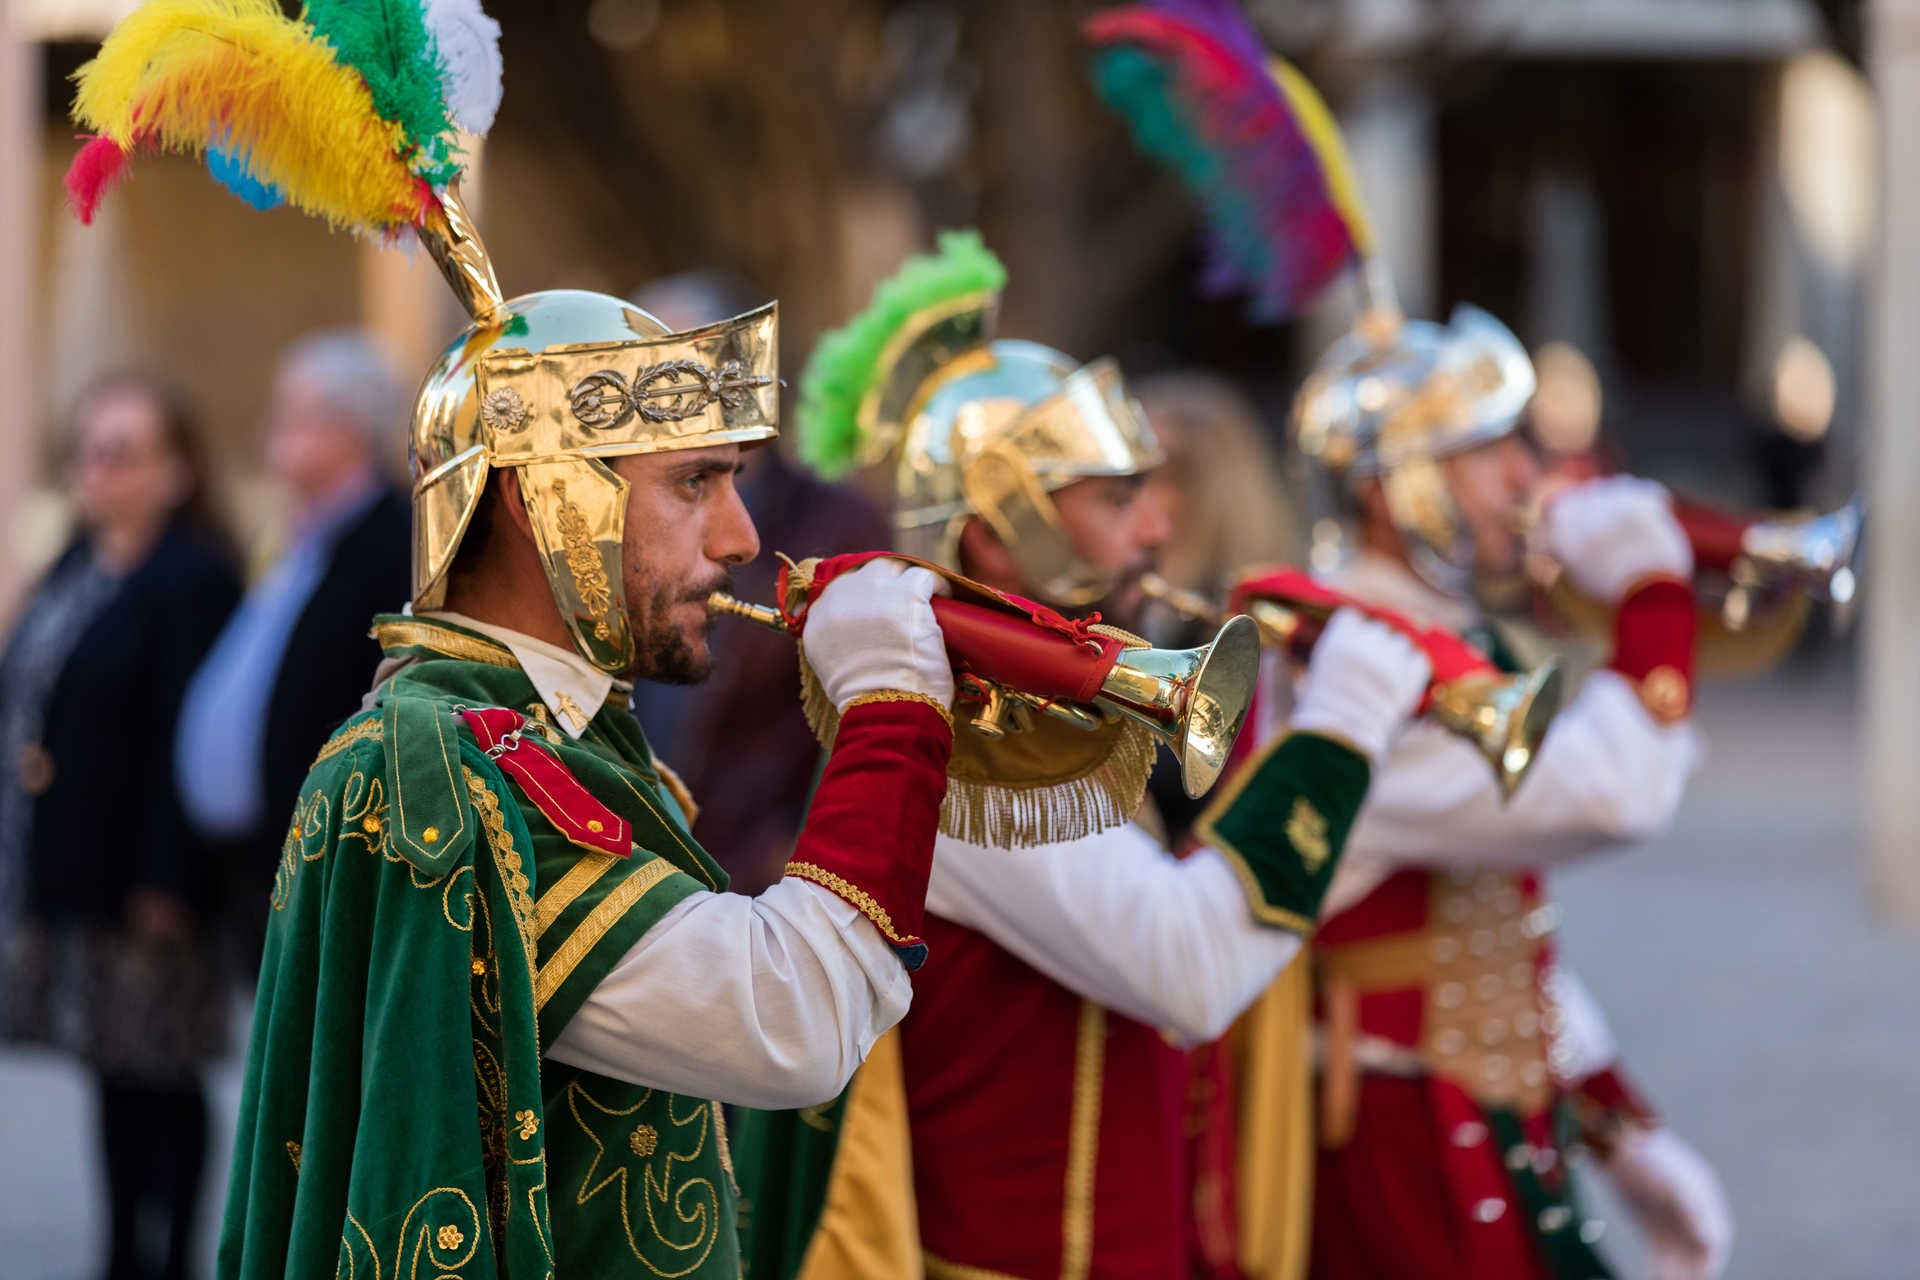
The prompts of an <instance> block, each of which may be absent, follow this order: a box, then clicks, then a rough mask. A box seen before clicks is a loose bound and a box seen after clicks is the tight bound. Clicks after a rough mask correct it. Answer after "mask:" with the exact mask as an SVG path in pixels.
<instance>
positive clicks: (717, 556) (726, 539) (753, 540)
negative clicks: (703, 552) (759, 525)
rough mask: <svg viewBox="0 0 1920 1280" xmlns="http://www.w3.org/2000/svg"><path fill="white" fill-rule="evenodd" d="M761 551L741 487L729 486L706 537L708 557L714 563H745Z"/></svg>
mask: <svg viewBox="0 0 1920 1280" xmlns="http://www.w3.org/2000/svg"><path fill="white" fill-rule="evenodd" d="M759 554H760V534H759V532H758V531H757V530H756V529H755V528H754V527H753V517H752V516H751V515H749V514H747V504H746V503H745V502H743V501H742V500H741V498H740V491H739V490H738V489H735V488H733V487H732V486H728V489H727V501H726V504H725V506H724V508H723V509H722V511H721V512H720V515H719V518H718V520H717V521H715V523H714V526H713V529H712V531H711V533H710V534H709V536H708V539H707V558H708V559H709V560H712V561H713V562H714V563H715V564H726V565H734V564H745V563H746V562H747V561H749V560H751V559H753V558H754V557H755V556H757V555H759Z"/></svg>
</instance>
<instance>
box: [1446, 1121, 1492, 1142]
mask: <svg viewBox="0 0 1920 1280" xmlns="http://www.w3.org/2000/svg"><path fill="white" fill-rule="evenodd" d="M1451 1137H1452V1141H1453V1145H1454V1146H1456V1147H1477V1146H1479V1145H1480V1144H1481V1143H1483V1142H1485V1141H1486V1140H1487V1126H1485V1125H1483V1124H1481V1123H1480V1122H1479V1121H1477V1120H1467V1121H1463V1122H1461V1123H1460V1124H1457V1125H1455V1126H1454V1127H1453V1133H1452V1135H1451Z"/></svg>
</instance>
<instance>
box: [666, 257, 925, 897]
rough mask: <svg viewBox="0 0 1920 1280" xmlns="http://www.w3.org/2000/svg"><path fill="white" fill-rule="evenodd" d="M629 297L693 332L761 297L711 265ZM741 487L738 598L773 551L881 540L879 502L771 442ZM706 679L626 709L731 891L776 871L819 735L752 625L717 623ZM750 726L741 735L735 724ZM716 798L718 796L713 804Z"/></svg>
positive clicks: (752, 458)
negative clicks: (673, 773) (667, 772)
mask: <svg viewBox="0 0 1920 1280" xmlns="http://www.w3.org/2000/svg"><path fill="white" fill-rule="evenodd" d="M633 301H634V303H635V305H637V306H639V307H640V308H641V309H642V310H644V311H647V312H649V313H650V314H652V315H654V316H657V317H659V319H660V320H661V322H662V323H664V324H665V325H667V326H668V327H669V328H671V329H675V330H681V329H692V328H695V327H697V326H699V325H704V324H712V323H714V322H715V321H717V320H725V319H729V318H730V317H733V316H737V315H740V314H741V313H743V312H746V311H750V310H752V309H753V308H754V307H756V306H758V305H760V301H761V299H760V296H759V295H758V294H756V293H754V292H753V291H752V290H751V289H750V288H749V287H748V286H747V285H746V284H745V283H743V282H742V281H740V280H738V279H736V278H735V277H733V276H730V275H727V274H725V273H724V272H719V271H688V272H683V273H681V274H679V275H672V276H665V277H663V278H661V279H659V280H655V281H653V282H652V283H650V284H647V285H643V286H642V287H641V288H640V289H638V290H637V291H636V292H635V293H634V295H633ZM741 462H742V467H743V469H742V472H741V475H740V479H739V482H738V483H739V489H740V497H741V500H742V501H743V502H745V503H746V507H747V513H748V514H749V515H751V516H752V517H753V523H754V526H755V527H756V528H758V529H759V530H760V546H761V548H762V550H761V554H760V555H759V556H758V557H757V558H756V559H754V560H753V561H752V562H751V563H748V564H743V565H740V566H739V567H737V568H736V569H735V570H734V584H735V592H736V594H738V595H739V596H740V597H741V598H742V599H744V600H757V601H761V602H767V601H771V600H772V599H773V598H774V595H773V584H774V575H775V574H776V573H778V572H779V570H780V560H779V558H778V557H777V556H775V555H774V554H773V553H774V552H784V553H785V554H787V555H789V556H792V557H793V558H794V559H796V560H804V559H805V558H807V557H808V556H827V555H837V554H839V553H841V552H847V551H871V550H875V549H878V548H882V547H886V546H888V545H890V544H891V538H892V533H891V531H890V530H889V529H888V527H887V522H886V520H885V519H884V518H883V517H882V516H881V514H880V511H879V509H878V508H877V507H876V506H874V504H873V503H871V502H869V501H868V500H867V499H866V498H865V497H864V496H862V495H861V494H860V493H859V492H858V491H857V490H855V489H852V488H849V487H847V486H845V485H837V484H828V483H827V482H826V481H824V480H822V479H820V478H819V477H818V476H816V475H814V474H813V473H812V472H810V471H807V470H805V469H804V468H801V467H796V466H794V465H793V464H792V463H791V462H789V461H787V459H786V457H785V455H783V454H782V453H781V452H780V448H779V446H778V445H777V444H776V445H775V446H774V447H772V448H767V449H755V450H753V451H752V452H751V453H748V454H746V455H745V456H744V457H743V458H742V459H741ZM711 644H712V647H713V654H714V675H713V678H712V679H711V680H709V681H707V682H706V683H705V684H702V685H698V686H691V687H682V686H673V685H664V684H656V683H653V682H649V681H643V682H641V683H640V684H638V685H636V686H635V688H634V698H633V713H634V715H636V716H638V717H639V719H640V724H641V727H642V728H644V729H645V730H646V732H647V741H648V742H649V743H651V744H652V746H653V749H654V752H655V753H656V754H657V755H658V756H659V757H660V758H661V759H663V760H665V761H666V762H667V763H668V764H670V765H672V766H673V767H674V768H675V769H677V770H678V771H679V772H680V775H681V777H682V778H683V779H684V780H685V782H686V784H687V790H688V791H689V792H690V793H691V794H692V795H693V797H694V799H695V800H696V801H698V802H699V804H700V811H699V813H698V815H697V816H696V817H695V819H694V827H693V834H694V836H695V837H696V838H697V839H698V840H699V841H700V843H701V844H702V845H703V846H704V847H705V848H706V849H707V850H708V851H709V852H711V853H712V854H713V857H714V860H715V861H716V862H718V863H719V864H720V865H721V866H722V867H725V868H726V871H727V874H728V875H729V876H731V877H733V887H734V889H736V890H737V891H739V892H741V893H749V894H751V893H758V892H760V891H761V890H762V889H764V888H766V887H767V886H768V885H771V884H774V883H776V882H777V881H778V880H779V879H780V875H781V868H783V867H784V866H786V863H787V856H788V854H789V853H790V852H791V850H792V848H793V841H794V837H795V835H796V834H797V833H798V832H799V830H800V823H801V819H803V818H804V817H805V816H806V807H807V796H808V794H809V792H810V791H811V789H812V786H813V775H814V770H815V769H816V768H817V767H818V765H819V761H820V743H819V741H818V740H817V739H816V738H815V737H814V736H813V731H812V730H811V729H809V728H807V720H806V716H805V715H803V714H802V713H801V710H800V676H799V671H798V669H797V667H796V666H795V664H794V660H793V642H792V641H791V640H789V639H788V638H787V637H785V636H781V635H776V634H774V633H773V632H770V631H762V630H761V629H759V628H758V627H744V626H728V625H722V626H719V627H716V628H715V629H714V632H713V636H712V639H711ZM746 726H751V727H752V730H753V731H752V732H751V733H742V732H741V730H742V728H743V727H746ZM720 800H728V801H730V803H715V802H716V801H720Z"/></svg>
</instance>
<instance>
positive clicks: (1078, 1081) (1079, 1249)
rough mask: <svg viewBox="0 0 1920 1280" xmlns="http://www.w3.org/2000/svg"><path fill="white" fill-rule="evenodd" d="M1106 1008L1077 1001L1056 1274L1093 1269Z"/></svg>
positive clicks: (1081, 1277) (1064, 1277) (1075, 1277)
mask: <svg viewBox="0 0 1920 1280" xmlns="http://www.w3.org/2000/svg"><path fill="white" fill-rule="evenodd" d="M1106 1057H1107V1011H1106V1010H1105V1009H1103V1008H1101V1007H1100V1006H1099V1005H1098V1004H1095V1003H1094V1002H1093V1001H1091V1000H1082V1001H1081V1002H1080V1030H1079V1033H1078V1035H1077V1036H1076V1037H1075V1039H1074V1046H1073V1119H1072V1121H1071V1128H1069V1129H1068V1130H1067V1187H1066V1209H1065V1211H1064V1212H1063V1213H1062V1214H1061V1218H1060V1278H1061V1280H1085V1277H1086V1276H1087V1274H1088V1273H1089V1272H1090V1271H1091V1270H1092V1269H1093V1182H1094V1171H1095V1169H1096V1168H1097V1167H1098V1165H1099V1158H1100V1095H1101V1093H1102V1091H1103V1089H1104V1087H1105V1085H1106Z"/></svg>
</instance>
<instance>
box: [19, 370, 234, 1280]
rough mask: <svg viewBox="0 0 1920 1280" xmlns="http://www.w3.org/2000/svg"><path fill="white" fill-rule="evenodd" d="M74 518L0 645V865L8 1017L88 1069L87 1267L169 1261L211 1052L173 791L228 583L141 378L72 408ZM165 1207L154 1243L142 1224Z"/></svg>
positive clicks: (196, 452)
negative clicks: (106, 1226) (148, 1245)
mask: <svg viewBox="0 0 1920 1280" xmlns="http://www.w3.org/2000/svg"><path fill="white" fill-rule="evenodd" d="M76 424H77V430H76V431H75V433H74V439H73V456H72V463H71V471H70V482H71V485H72V491H73V499H74V505H75V507H76V508H77V510H78V516H79V524H78V528H77V530H76V531H75V534H74V537H73V540H72V542H71V544H70V545H69V546H68V548H67V550H66V551H65V553H64V554H62V555H61V557H60V558H59V560H58V561H57V562H56V563H55V564H54V566H53V568H52V569H50V570H49V571H48V572H47V574H46V576H45V577H44V578H42V579H41V580H40V582H39V583H38V584H37V585H36V586H35V588H34V589H33V591H32V593H31V595H30V596H29V598H28V600H27V603H26V606H25V609H24V610H23V612H22V613H21V617H20V622H19V625H18V626H17V627H16V628H15V630H14V633H13V636H12V638H11V640H10V642H9V643H8V645H7V649H6V655H5V658H4V660H0V749H3V750H4V752H5V756H4V759H5V762H6V765H7V768H6V769H5V771H4V775H3V776H0V877H4V882H5V883H7V884H9V885H11V886H15V887H14V888H12V889H10V890H9V894H10V896H17V898H18V899H19V907H20V912H21V924H20V926H19V928H18V929H17V930H15V931H13V933H12V936H11V937H10V938H9V939H8V942H9V946H8V948H7V954H8V958H9V961H10V963H9V964H8V966H7V968H8V970H9V972H8V974H7V975H6V976H7V982H6V989H7V992H8V998H9V1000H10V1001H11V1004H12V1008H11V1018H10V1021H11V1023H12V1031H13V1033H14V1034H15V1035H17V1036H20V1037H22V1038H25V1039H30V1040H42V1041H47V1042H51V1043H52V1044H54V1045H56V1046H58V1047H60V1048H64V1049H67V1050H68V1051H70V1052H73V1053H75V1054H76V1055H78V1056H79V1058H80V1059H81V1060H82V1061H83V1062H84V1063H86V1064H87V1065H88V1066H89V1067H90V1068H91V1069H92V1071H93V1073H94V1082H95V1088H96V1090H97V1094H98V1100H99V1109H98V1118H99V1138H100V1143H101V1151H102V1156H103V1159H104V1163H105V1170H106V1181H107V1193H108V1205H109V1221H110V1224H111V1233H110V1238H111V1252H110V1255H109V1258H108V1262H107V1268H106V1275H107V1276H108V1277H109V1278H110V1280H120V1278H121V1277H128V1278H135V1277H149V1276H165V1277H168V1278H169V1280H172V1278H174V1277H180V1276H184V1275H185V1274H186V1266H187V1260H188V1259H189V1258H190V1257H191V1256H192V1232H193V1222H194V1212H195V1208H196V1205H197V1202H198V1200H199V1194H200V1186H201V1170H202V1164H203V1162H204V1159H205V1156H206V1146H207V1113H206V1102H205V1097H204V1093H203V1091H202V1086H201V1081H200V1076H199V1071H200V1067H201V1065H202V1064H203V1063H204V1062H206V1061H207V1060H208V1059H210V1058H212V1057H214V1056H216V1055H218V1054H220V1053H222V1052H224V1050H225V1048H226V1044H225V1041H226V1019H227V994H226V988H225V985H224V983H223V981H222V975H221V972H220V965H219V961H218V958H217V951H216V948H215V947H214V946H213V945H212V943H211V940H210V935H209V932H208V930H207V909H208V906H209V896H208V895H209V888H210V879H211V877H210V874H209V872H210V869H209V867H208V865H207V861H206V857H205V850H204V848H203V847H202V845H201V843H200V842H199V840H198V839H197V838H196V836H195V833H194V831H193V829H192V827H191V826H190V825H189V824H188V823H187V822H186V821H185V819H184V818H183V816H182V814H181V812H180V806H179V800H178V797H177V795H176V793H175V791H174V787H173V776H174V761H173V742H174V735H173V726H174V723H175V720H176V718H177V716H178V713H179V709H180V698H181V691H182V690H183V689H185V688H186V685H187V681H188V678H189V677H190V676H191V675H192V673H193V670H194V668H195V666H196V665H198V663H199V662H200V660H201V658H202V657H203V656H204V655H205V653H206V651H207V648H208V646H209V645H211V644H212V643H213V639H214V637H215V636H216V635H217V634H218V633H219V630H220V626H221V624H222V623H223V622H224V621H225V620H226V618H227V615H228V614H229V612H230V611H231V610H232V609H233V606H234V602H235V601H236V600H237V599H238V597H239V593H240V590H239V579H238V576H237V574H236V572H235V570H234V567H233V564H232V561H231V557H230V554H229V550H228V544H227V542H226V538H225V535H224V533H223V531H222V529H221V528H220V526H219V524H218V522H217V521H216V520H215V518H214V517H213V515H212V513H211V508H210V505H209V501H208V496H207V482H206V472H205V469H204V467H203V464H202V460H201V453H200V447H199V443H198V440H197V437H196V432H195V427H194V424H193V422H192V419H191V416H190V414H189V412H188V410H187V409H186V407H185V406H184V404H183V403H182V402H181V401H180V400H179V399H178V398H177V397H176V396H175V394H174V393H173V392H172V391H171V390H170V389H168V388H167V387H165V386H163V385H161V384H160V383H157V382H153V381H149V380H147V379H145V378H141V377H135V376H125V375H123V376H118V377H113V378H109V379H107V380H106V381H103V382H101V383H99V384H98V385H97V386H95V387H94V388H93V389H92V390H91V391H90V392H88V394H87V395H86V396H85V397H84V398H83V399H82V401H81V403H80V407H79V411H78V413H77V415H76ZM147 1211H152V1212H155V1213H158V1214H160V1215H162V1216H163V1217H164V1220H165V1224H166V1233H165V1237H164V1240H165V1243H164V1248H163V1250H162V1251H161V1252H160V1253H159V1254H158V1255H153V1254H150V1253H143V1252H142V1251H141V1248H140V1244H141V1242H142V1240H143V1239H145V1240H148V1241H150V1240H151V1239H152V1237H151V1236H144V1237H143V1235H142V1232H141V1230H140V1227H141V1219H142V1215H143V1213H145V1212H147Z"/></svg>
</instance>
